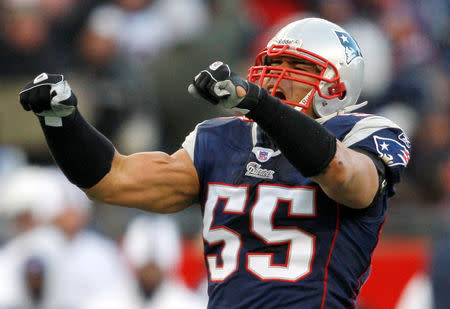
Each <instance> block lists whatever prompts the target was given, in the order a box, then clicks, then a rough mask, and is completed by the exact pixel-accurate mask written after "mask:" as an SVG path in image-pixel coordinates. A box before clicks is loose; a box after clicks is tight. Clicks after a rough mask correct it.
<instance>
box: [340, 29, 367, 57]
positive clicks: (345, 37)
mask: <svg viewBox="0 0 450 309" xmlns="http://www.w3.org/2000/svg"><path fill="white" fill-rule="evenodd" d="M334 32H335V33H336V35H337V37H338V39H339V42H340V43H341V45H342V46H344V48H345V55H346V56H347V64H349V63H350V62H352V60H353V59H355V58H356V57H361V56H362V54H361V49H360V48H359V46H358V43H356V41H355V40H354V39H353V38H352V37H351V36H350V35H349V34H348V33H345V32H342V31H334Z"/></svg>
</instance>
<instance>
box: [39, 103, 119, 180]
mask: <svg viewBox="0 0 450 309" xmlns="http://www.w3.org/2000/svg"><path fill="white" fill-rule="evenodd" d="M39 121H40V123H41V127H42V130H43V132H44V135H45V138H46V140H47V144H48V146H49V148H50V151H51V153H52V155H53V158H54V159H55V161H56V163H57V164H58V166H59V167H60V168H61V170H62V171H63V172H64V174H65V175H66V177H67V178H68V179H69V180H70V181H71V182H72V183H74V184H75V185H77V186H79V187H80V188H90V187H92V186H94V185H95V184H96V183H98V182H99V181H100V180H101V179H102V178H103V177H104V176H105V175H106V174H107V173H108V172H109V170H110V169H111V162H112V159H113V156H114V146H113V145H112V144H111V142H110V141H109V140H108V139H107V138H106V137H104V136H103V135H102V134H101V133H100V132H98V131H97V130H96V129H95V128H94V127H92V126H91V125H90V124H89V123H88V122H87V121H86V120H85V119H84V118H83V116H81V114H80V113H79V112H78V110H77V109H75V111H74V112H73V113H72V114H71V115H69V116H66V117H63V118H62V126H59V127H53V126H48V125H46V123H45V120H44V117H41V116H40V117H39Z"/></svg>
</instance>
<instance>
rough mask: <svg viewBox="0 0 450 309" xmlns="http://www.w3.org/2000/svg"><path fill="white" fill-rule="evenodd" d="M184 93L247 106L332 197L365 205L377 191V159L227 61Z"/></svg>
mask: <svg viewBox="0 0 450 309" xmlns="http://www.w3.org/2000/svg"><path fill="white" fill-rule="evenodd" d="M189 92H190V93H191V94H193V95H194V96H200V97H202V98H203V99H205V100H207V101H208V102H210V103H212V104H219V105H221V106H222V107H225V108H233V107H237V108H240V109H243V110H244V111H246V112H247V114H246V116H247V117H249V118H251V119H253V120H254V121H256V122H257V123H258V125H259V126H260V127H261V128H262V129H263V130H264V131H265V132H266V133H267V134H269V135H270V137H272V138H273V139H274V140H275V142H276V143H277V145H278V146H279V148H280V150H281V151H282V153H283V154H284V155H285V157H286V158H287V159H288V160H289V162H290V163H291V164H292V165H293V166H294V167H296V168H297V169H298V171H299V172H300V173H302V174H303V175H304V176H306V177H310V178H311V179H312V180H314V181H315V182H317V183H318V184H319V185H320V186H321V188H322V189H323V191H324V192H325V193H326V194H327V195H328V196H329V197H330V198H332V199H333V200H335V201H336V202H338V203H341V204H344V205H346V206H348V207H352V208H365V207H367V206H369V205H371V203H372V201H373V200H374V199H375V197H376V195H377V192H379V188H380V185H379V184H380V179H381V178H380V177H379V175H378V172H377V168H376V166H375V163H374V162H376V160H377V159H376V158H375V159H374V160H375V161H374V160H372V159H371V158H370V157H369V156H368V155H366V154H363V153H360V152H357V151H354V150H352V149H350V148H347V147H345V146H344V145H343V144H341V143H340V142H339V141H338V140H337V139H336V137H335V136H333V135H332V134H331V133H330V132H328V131H327V130H326V129H325V128H324V127H323V126H322V125H321V124H319V123H318V122H317V121H316V120H314V119H313V118H311V117H309V116H307V115H305V114H304V113H301V112H298V111H297V110H295V109H293V108H292V107H290V106H288V105H287V104H283V103H282V102H281V101H280V100H279V99H278V98H276V97H273V96H271V95H269V93H268V92H267V90H266V89H264V88H260V87H258V86H256V85H255V84H252V83H250V82H247V81H244V80H243V79H242V78H241V77H239V76H238V75H236V74H235V73H233V72H231V70H230V68H229V66H228V65H226V64H222V63H221V62H216V63H214V64H212V65H211V66H209V68H208V69H206V70H203V71H202V72H200V73H199V74H198V75H197V76H196V77H195V79H194V81H193V83H192V84H191V85H190V86H189Z"/></svg>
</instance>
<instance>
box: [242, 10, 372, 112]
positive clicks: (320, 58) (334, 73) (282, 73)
mask: <svg viewBox="0 0 450 309" xmlns="http://www.w3.org/2000/svg"><path fill="white" fill-rule="evenodd" d="M279 56H290V57H298V58H302V59H305V60H307V61H310V62H312V63H314V64H316V66H317V68H318V69H319V72H320V73H318V74H312V73H308V72H305V71H301V70H295V69H288V68H282V67H274V66H268V65H265V64H266V62H265V59H266V57H279ZM292 74H295V75H296V76H298V75H300V77H294V76H292ZM363 75H364V59H363V57H362V54H361V51H360V48H359V46H358V44H357V43H356V41H355V40H354V39H353V38H352V37H351V36H350V35H349V34H348V33H347V32H346V31H345V30H344V29H342V28H341V27H340V26H338V25H336V24H334V23H331V22H329V21H327V20H324V19H320V18H305V19H301V20H298V21H295V22H292V23H290V24H288V25H287V26H285V27H284V28H282V29H281V30H280V31H279V32H278V33H277V34H276V35H275V37H273V38H272V39H271V40H270V41H269V43H268V44H267V47H266V48H265V49H264V50H263V51H262V52H261V53H259V54H258V55H257V57H256V59H255V64H254V65H253V66H252V67H251V68H250V69H249V75H248V76H247V78H248V80H249V81H250V82H253V83H257V84H259V86H260V87H262V85H263V81H264V79H266V78H273V79H276V81H275V85H274V87H273V89H272V91H271V94H272V95H275V94H276V93H277V87H278V85H279V84H280V82H281V80H283V79H284V80H291V81H293V82H299V83H306V84H309V85H312V86H314V88H313V89H312V90H311V91H310V92H309V93H308V95H306V96H305V98H303V99H302V100H301V101H300V102H293V101H288V100H282V101H283V102H285V103H287V104H289V105H293V106H295V107H296V108H297V109H298V108H300V109H301V110H302V111H303V112H305V111H306V110H307V109H308V108H309V107H310V106H311V103H312V106H313V108H314V112H315V113H316V115H317V116H319V117H325V116H328V115H331V114H333V113H337V112H340V111H343V110H344V108H345V107H348V106H351V105H354V104H356V100H357V99H358V97H359V95H360V93H361V87H362V83H363V77H364V76H363ZM301 76H309V77H313V78H315V79H317V81H315V82H311V81H308V80H304V79H302V78H301Z"/></svg>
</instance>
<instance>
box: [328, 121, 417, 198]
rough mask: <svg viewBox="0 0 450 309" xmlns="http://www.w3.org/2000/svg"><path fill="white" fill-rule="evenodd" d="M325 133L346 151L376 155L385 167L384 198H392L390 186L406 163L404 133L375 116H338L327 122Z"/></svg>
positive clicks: (407, 145) (395, 125)
mask: <svg viewBox="0 0 450 309" xmlns="http://www.w3.org/2000/svg"><path fill="white" fill-rule="evenodd" d="M325 127H327V126H325ZM328 129H329V130H330V131H332V132H333V133H335V135H336V137H337V138H338V139H339V140H340V141H341V142H342V143H343V144H344V145H345V146H346V147H349V148H360V149H364V150H366V151H370V152H372V153H374V154H376V155H377V156H378V157H379V158H380V159H381V160H382V161H383V163H384V165H385V166H386V171H387V173H386V174H387V179H388V194H389V196H392V195H394V193H395V190H394V185H395V184H396V183H398V182H399V181H400V179H401V175H402V173H403V170H404V169H405V167H406V166H407V165H408V162H409V160H410V149H411V144H410V142H409V139H408V137H407V135H406V134H405V132H403V130H402V129H401V128H400V127H399V126H398V125H397V124H395V123H394V122H393V121H391V120H389V119H387V118H384V117H381V116H375V115H363V116H359V115H358V116H352V115H348V116H338V117H335V119H333V120H332V121H330V123H329V124H328Z"/></svg>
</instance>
